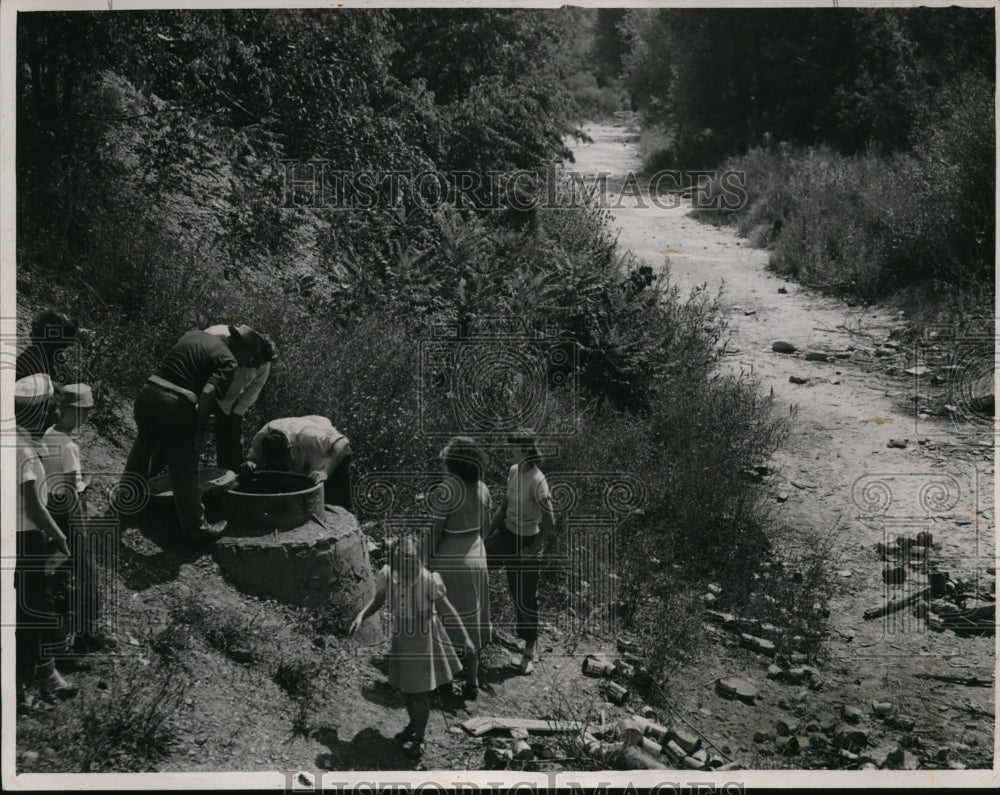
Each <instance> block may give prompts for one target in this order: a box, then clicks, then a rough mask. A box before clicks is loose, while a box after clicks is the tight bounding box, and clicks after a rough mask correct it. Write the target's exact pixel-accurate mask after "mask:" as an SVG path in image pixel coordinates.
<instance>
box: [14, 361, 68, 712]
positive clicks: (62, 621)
mask: <svg viewBox="0 0 1000 795" xmlns="http://www.w3.org/2000/svg"><path fill="white" fill-rule="evenodd" d="M52 395H53V387H52V379H51V378H49V376H48V375H47V374H45V373H35V374H32V375H29V376H27V377H26V378H21V379H18V380H17V381H16V382H15V384H14V419H15V422H16V424H17V532H16V533H15V538H16V547H17V563H16V571H15V575H14V585H15V587H16V588H17V608H16V611H17V629H16V652H17V674H18V676H17V680H18V682H17V684H18V688H17V690H18V704H19V706H23V707H30V706H31V705H32V702H31V701H30V700H29V698H28V695H27V691H26V688H25V684H26V680H27V679H35V680H37V682H38V686H39V689H40V690H41V692H42V695H43V696H46V697H49V696H60V697H62V696H70V695H73V694H74V693H75V692H76V687H74V686H73V685H71V684H70V683H69V682H67V681H66V680H65V679H63V677H62V675H61V674H60V673H59V671H57V670H56V665H55V659H54V658H53V656H52V650H53V649H54V648H56V647H58V646H59V645H60V644H61V643H63V642H64V640H65V635H66V632H67V631H68V615H67V612H66V608H67V605H68V601H69V600H68V593H69V587H68V586H69V582H68V579H66V578H65V577H61V576H59V574H58V573H57V570H58V569H59V567H60V564H61V563H62V562H64V561H65V560H66V559H67V558H68V557H69V547H68V546H67V544H66V536H65V535H64V534H63V532H62V530H60V529H59V526H58V525H57V524H56V521H55V519H53V518H52V514H50V513H49V511H48V508H47V507H46V504H47V502H48V483H47V479H46V475H45V466H44V463H43V460H44V458H45V455H46V452H47V451H46V448H45V445H44V443H43V442H42V441H41V440H40V439H39V438H38V436H39V432H40V431H41V430H42V429H44V426H45V422H46V421H47V418H48V416H49V408H50V401H51V400H52ZM62 573H63V574H65V570H63V572H62Z"/></svg>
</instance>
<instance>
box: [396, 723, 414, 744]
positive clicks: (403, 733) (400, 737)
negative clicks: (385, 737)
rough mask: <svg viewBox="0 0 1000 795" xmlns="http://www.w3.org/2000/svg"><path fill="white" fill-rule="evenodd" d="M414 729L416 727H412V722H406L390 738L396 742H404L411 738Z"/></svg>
mask: <svg viewBox="0 0 1000 795" xmlns="http://www.w3.org/2000/svg"><path fill="white" fill-rule="evenodd" d="M415 731H416V729H415V728H414V726H413V724H412V723H407V724H406V725H405V726H404V727H403V728H402V729H401V730H400V731H398V732H396V733H395V734H394V735H392V739H394V740H395V741H396V742H398V743H405V742H406V741H407V740H410V739H412V738H413V733H414V732H415Z"/></svg>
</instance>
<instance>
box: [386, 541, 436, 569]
mask: <svg viewBox="0 0 1000 795" xmlns="http://www.w3.org/2000/svg"><path fill="white" fill-rule="evenodd" d="M409 544H412V545H413V550H414V552H415V553H416V556H417V559H418V560H419V561H420V563H421V565H424V566H426V565H427V561H426V560H424V552H425V547H426V544H425V543H424V539H423V537H421V536H420V535H418V534H417V533H415V532H413V531H405V532H402V533H400V534H399V535H397V536H395V537H390V539H389V541H388V543H387V544H386V547H387V548H386V552H387V553H388V554H387V559H388V560H387V562H388V564H389V570H390V571H392V570H396V569H398V568H399V558H400V555H402V550H403V546H405V545H409Z"/></svg>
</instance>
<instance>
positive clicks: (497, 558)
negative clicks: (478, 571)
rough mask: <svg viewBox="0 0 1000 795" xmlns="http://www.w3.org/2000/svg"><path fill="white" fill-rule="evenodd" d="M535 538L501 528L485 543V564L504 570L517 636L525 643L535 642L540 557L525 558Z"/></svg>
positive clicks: (539, 555)
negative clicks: (514, 615) (514, 616)
mask: <svg viewBox="0 0 1000 795" xmlns="http://www.w3.org/2000/svg"><path fill="white" fill-rule="evenodd" d="M536 538H537V536H519V535H516V534H515V533H512V532H511V531H510V530H508V529H507V528H506V527H501V528H500V529H499V530H497V532H496V533H494V534H493V535H492V536H490V537H489V538H488V539H487V540H486V565H487V566H488V567H489V569H490V570H491V571H492V570H494V569H500V568H502V569H504V570H505V571H506V573H507V587H508V588H510V595H511V599H513V601H514V610H515V612H516V614H517V634H518V637H520V638H521V639H522V640H524V641H525V642H527V643H534V642H535V641H536V640H537V639H538V577H539V575H540V574H541V570H542V558H541V554H536V555H532V556H530V557H529V556H528V555H525V554H524V552H525V550H526V549H527V548H528V547H530V546H531V545H532V544H533V543H534V542H535V540H536Z"/></svg>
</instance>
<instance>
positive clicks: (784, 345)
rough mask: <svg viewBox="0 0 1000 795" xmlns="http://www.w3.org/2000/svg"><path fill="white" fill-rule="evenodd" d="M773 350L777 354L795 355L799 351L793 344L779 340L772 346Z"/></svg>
mask: <svg viewBox="0 0 1000 795" xmlns="http://www.w3.org/2000/svg"><path fill="white" fill-rule="evenodd" d="M771 350H772V351H774V352H775V353H795V351H797V350H798V348H796V347H795V346H794V345H792V343H790V342H785V341H784V340H778V341H777V342H774V343H772V344H771Z"/></svg>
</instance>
